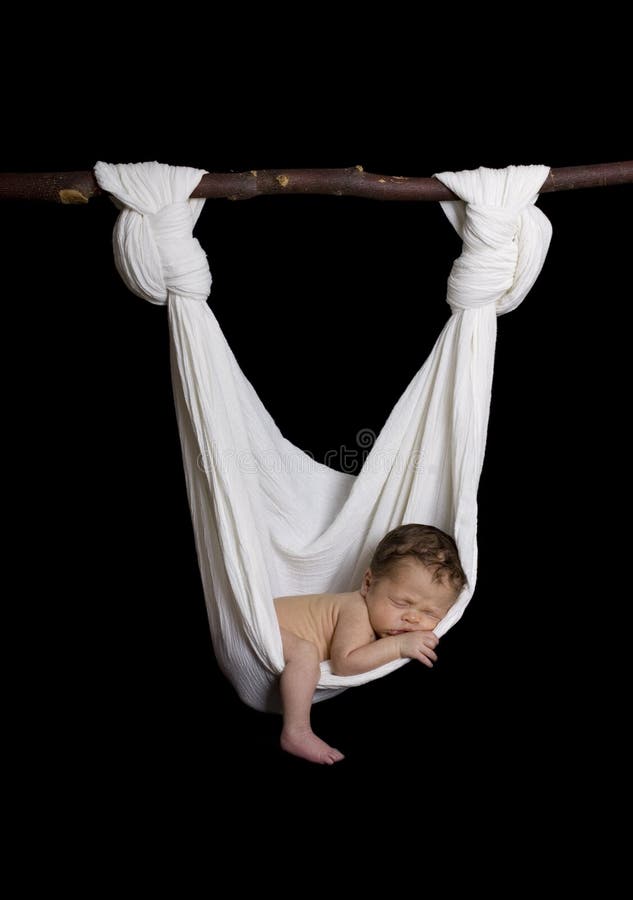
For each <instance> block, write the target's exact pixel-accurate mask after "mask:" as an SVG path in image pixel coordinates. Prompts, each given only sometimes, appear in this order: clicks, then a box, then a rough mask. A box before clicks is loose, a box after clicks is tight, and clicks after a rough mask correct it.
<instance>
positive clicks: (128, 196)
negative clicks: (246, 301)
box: [95, 162, 211, 306]
mask: <svg viewBox="0 0 633 900" xmlns="http://www.w3.org/2000/svg"><path fill="white" fill-rule="evenodd" d="M204 174H206V173H205V172H204V170H201V169H189V168H187V167H184V166H178V167H177V166H167V165H164V164H162V163H158V162H151V163H130V164H129V165H124V166H115V165H109V164H108V163H104V162H98V163H97V165H96V166H95V177H96V179H97V181H98V183H99V186H100V187H101V188H103V190H104V191H108V192H109V193H110V194H112V195H113V197H114V198H115V202H116V203H117V206H118V207H119V209H121V215H120V216H119V217H118V219H117V222H116V225H115V228H114V236H113V243H114V261H115V263H116V267H117V270H118V272H119V274H120V276H121V278H122V279H123V281H124V282H125V284H126V285H127V286H128V288H129V289H130V290H131V291H132V293H133V294H136V295H137V296H139V297H142V298H143V299H144V300H149V302H150V303H156V304H158V305H161V306H162V305H165V304H166V303H167V297H168V295H169V293H170V292H171V293H172V294H174V295H177V296H179V297H183V298H185V299H187V300H198V301H205V300H206V299H207V297H208V296H209V291H210V290H211V272H210V271H209V266H208V264H207V257H206V254H205V252H204V250H203V249H202V247H201V246H200V243H199V242H198V240H197V238H194V237H193V235H192V231H193V226H194V225H195V224H196V222H197V220H198V216H199V215H200V213H201V212H202V207H203V206H204V200H190V199H189V195H190V194H191V193H192V191H193V189H194V188H195V187H197V185H198V183H199V181H200V179H201V178H202V176H203V175H204Z"/></svg>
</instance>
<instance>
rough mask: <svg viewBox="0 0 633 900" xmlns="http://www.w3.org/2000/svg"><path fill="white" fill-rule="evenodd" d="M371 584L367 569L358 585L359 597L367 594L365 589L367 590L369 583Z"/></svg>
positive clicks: (369, 573)
mask: <svg viewBox="0 0 633 900" xmlns="http://www.w3.org/2000/svg"><path fill="white" fill-rule="evenodd" d="M370 584H371V569H367V571H366V572H365V574H364V575H363V582H362V584H361V586H360V595H361V597H366V596H367V591H368V590H369V585H370Z"/></svg>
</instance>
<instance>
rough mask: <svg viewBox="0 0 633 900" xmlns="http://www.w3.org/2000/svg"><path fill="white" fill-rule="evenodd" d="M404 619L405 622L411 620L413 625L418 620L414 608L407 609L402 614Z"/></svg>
mask: <svg viewBox="0 0 633 900" xmlns="http://www.w3.org/2000/svg"><path fill="white" fill-rule="evenodd" d="M404 619H405V621H406V622H411V624H412V625H414V624H417V623H418V622H419V621H420V616H419V614H418V613H417V612H416V611H415V610H414V609H409V610H407V612H406V613H405V614H404Z"/></svg>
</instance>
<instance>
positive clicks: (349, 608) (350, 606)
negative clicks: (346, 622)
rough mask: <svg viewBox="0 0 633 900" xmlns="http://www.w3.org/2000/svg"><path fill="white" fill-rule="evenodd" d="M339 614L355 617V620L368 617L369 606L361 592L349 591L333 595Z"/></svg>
mask: <svg viewBox="0 0 633 900" xmlns="http://www.w3.org/2000/svg"><path fill="white" fill-rule="evenodd" d="M331 597H332V600H333V602H334V603H335V604H336V606H337V608H338V610H339V612H342V613H345V614H347V615H353V616H354V617H355V618H359V617H360V618H362V617H363V616H368V613H367V605H366V603H365V601H364V599H363V597H362V596H361V593H360V591H347V592H346V593H343V594H331Z"/></svg>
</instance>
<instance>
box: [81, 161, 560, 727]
mask: <svg viewBox="0 0 633 900" xmlns="http://www.w3.org/2000/svg"><path fill="white" fill-rule="evenodd" d="M548 173H549V169H548V168H547V167H546V166H510V167H509V168H507V169H486V168H481V169H478V170H475V171H465V172H456V173H450V172H449V173H442V174H440V175H436V176H435V177H436V178H438V179H439V180H440V181H442V182H443V183H444V184H445V185H446V186H447V187H450V188H451V190H452V191H453V192H454V193H456V194H457V195H458V196H459V197H461V198H463V201H465V202H462V201H450V202H445V203H442V207H443V209H444V211H445V213H446V215H447V216H448V218H449V219H450V221H451V223H452V224H453V226H454V227H455V229H456V230H457V232H458V233H459V234H460V236H461V237H462V239H463V252H462V255H461V256H460V257H459V259H457V260H456V261H455V264H454V265H453V269H452V272H451V275H450V278H449V282H448V298H447V299H448V303H449V305H450V307H451V310H452V315H451V316H450V318H449V320H448V322H447V323H446V326H445V327H444V329H443V330H442V333H441V334H440V336H439V338H438V340H437V342H436V344H435V347H434V348H433V350H432V352H431V354H430V356H429V358H428V359H427V360H426V362H425V363H424V365H423V366H422V368H421V369H420V370H419V372H418V373H417V374H416V375H415V376H414V378H413V379H412V381H411V383H410V384H409V385H408V387H407V388H406V389H405V391H404V393H403V395H402V397H401V398H400V400H399V401H398V403H397V404H396V406H395V408H394V410H393V411H392V413H391V415H390V416H389V418H388V420H387V422H386V423H385V425H384V427H383V429H382V430H381V432H380V434H379V436H378V438H377V440H376V442H375V444H374V446H373V448H372V449H371V452H370V453H369V455H368V457H367V459H366V461H365V463H364V465H363V468H362V470H361V471H360V473H359V474H358V475H357V476H352V475H349V474H343V473H340V472H337V471H335V470H333V469H331V468H329V467H327V466H325V465H321V464H320V463H317V462H315V461H314V460H313V459H312V457H311V456H309V455H307V454H306V453H304V452H303V451H302V450H300V449H299V448H298V447H295V446H294V445H293V444H291V443H290V442H289V441H287V440H286V439H285V438H284V437H283V435H282V434H281V432H280V431H279V429H278V428H277V426H276V425H275V423H274V421H273V420H272V418H271V417H270V415H269V414H268V413H267V412H266V410H265V408H264V407H263V405H262V403H261V401H260V400H259V398H258V396H257V394H256V392H255V390H254V388H253V387H252V385H251V384H250V382H249V381H248V380H247V379H246V377H245V376H244V374H243V372H242V371H241V370H240V368H239V366H238V364H237V362H236V360H235V357H234V356H233V354H232V352H231V350H230V348H229V346H228V344H227V342H226V340H225V338H224V336H223V334H222V332H221V330H220V327H219V325H218V322H217V320H216V318H215V316H214V315H213V313H212V312H211V310H210V308H209V307H208V305H207V304H206V303H205V302H204V301H205V300H206V297H207V296H208V293H209V290H210V285H211V276H210V273H209V270H208V266H207V264H206V259H205V256H204V252H203V251H202V249H201V247H200V245H199V243H198V241H197V240H196V239H195V238H192V235H191V231H192V228H193V225H194V224H195V221H196V220H197V218H198V215H199V213H200V210H201V207H202V203H203V202H204V201H200V200H197V201H196V200H188V197H189V195H190V194H191V192H192V190H193V188H194V187H195V186H196V185H197V184H198V182H199V181H200V178H201V177H202V175H203V174H204V172H203V171H200V170H195V169H187V168H174V167H172V166H166V165H162V164H159V163H156V162H153V163H139V164H131V165H109V164H107V163H103V162H99V163H97V165H96V167H95V174H96V178H97V181H98V182H99V185H100V186H101V187H102V188H103V189H104V190H105V191H108V192H109V193H111V194H112V195H113V197H114V198H115V202H117V205H118V206H119V208H121V209H122V211H121V214H120V216H119V218H118V220H117V224H116V227H115V232H114V252H115V260H116V264H117V268H118V270H119V272H120V274H121V275H122V277H123V279H124V281H125V282H126V284H127V285H128V287H129V288H130V289H131V290H132V291H133V292H134V293H136V294H138V295H139V296H141V297H144V298H145V299H147V300H149V301H150V302H152V303H160V304H165V303H166V304H167V306H168V313H169V324H170V334H171V365H172V382H173V388H174V396H175V403H176V412H177V417H178V425H179V429H180V436H181V443H182V452H183V463H184V469H185V477H186V483H187V491H188V496H189V503H190V508H191V515H192V521H193V528H194V535H195V542H196V549H197V554H198V561H199V565H200V572H201V576H202V583H203V587H204V593H205V599H206V605H207V612H208V616H209V622H210V627H211V635H212V639H213V644H214V649H215V652H216V656H217V659H218V662H219V664H220V666H221V668H222V670H223V671H224V673H225V674H226V675H227V677H228V678H229V679H230V680H231V681H232V683H233V684H234V686H235V688H236V690H237V691H238V693H239V696H240V697H241V698H242V700H243V701H244V702H245V703H247V704H249V705H250V706H253V707H254V708H256V709H260V710H278V709H279V697H278V690H277V682H278V677H277V676H278V675H279V673H280V672H281V670H282V669H283V654H282V644H281V635H280V632H279V627H278V624H277V619H276V616H275V610H274V605H273V598H274V597H276V596H282V595H287V594H302V593H314V592H322V591H346V590H353V589H355V588H356V587H359V586H360V582H361V578H362V575H363V572H364V571H365V569H366V568H367V565H368V563H369V560H370V558H371V555H372V553H373V550H374V548H375V546H376V544H377V543H378V541H379V540H380V539H381V538H382V537H383V536H384V535H385V534H386V532H388V531H389V530H390V529H392V528H395V527H396V526H397V525H400V524H403V523H408V522H422V523H426V524H430V525H436V526H437V527H439V528H442V529H443V530H445V531H447V532H449V533H451V534H453V535H454V537H455V540H456V542H457V545H458V548H459V552H460V556H461V560H462V565H463V566H464V569H465V571H466V574H467V576H468V580H469V586H468V588H467V589H465V590H464V591H463V592H462V593H461V595H460V597H459V599H458V601H457V603H456V604H455V605H454V606H453V608H452V609H451V610H450V612H449V613H448V615H447V616H446V617H445V618H444V619H443V620H442V621H441V622H440V624H439V626H438V628H437V629H436V632H437V634H438V635H442V634H444V633H445V632H446V631H447V630H448V629H449V628H450V627H451V626H452V625H454V624H455V623H456V622H457V621H458V619H459V618H460V617H461V616H462V614H463V612H464V609H465V607H466V605H467V603H468V602H469V600H470V597H471V596H472V592H473V590H474V587H475V581H476V574H477V540H476V530H477V487H478V483H479V476H480V472H481V467H482V462H483V456H484V448H485V441H486V429H487V424H488V414H489V407H490V392H491V382H492V371H493V361H494V348H495V340H496V317H497V315H499V314H502V313H505V312H508V311H510V310H511V309H514V308H515V307H516V306H517V305H518V304H519V303H520V302H521V301H522V300H523V298H524V297H525V296H526V294H527V293H528V291H529V290H530V288H531V286H532V284H533V283H534V281H535V280H536V278H537V276H538V274H539V272H540V270H541V267H542V265H543V262H544V259H545V256H546V253H547V249H548V246H549V241H550V237H551V226H550V223H549V222H548V220H547V219H546V218H545V216H544V215H543V214H542V213H541V212H540V211H539V210H538V209H537V208H536V207H535V206H534V202H535V201H536V199H537V197H538V190H539V188H540V187H541V185H542V184H543V182H544V181H545V178H546V177H547V175H548ZM334 325H335V323H334ZM404 662H406V660H398V661H394V662H391V663H389V664H388V665H385V666H382V667H381V668H378V669H375V670H373V671H371V672H366V673H364V674H362V675H353V676H345V677H342V676H337V675H333V674H332V673H331V671H330V666H329V663H328V662H324V663H322V665H321V677H320V680H319V684H318V686H317V691H316V693H315V698H314V699H315V701H318V700H322V699H325V698H326V697H329V696H332V695H333V694H335V693H338V692H339V691H340V690H342V689H345V688H347V687H349V686H352V685H356V684H362V683H364V682H367V681H370V680H373V679H375V678H379V677H381V676H382V675H385V674H387V673H388V672H391V671H393V670H394V669H396V668H398V667H399V666H401V665H403V664H404Z"/></svg>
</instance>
